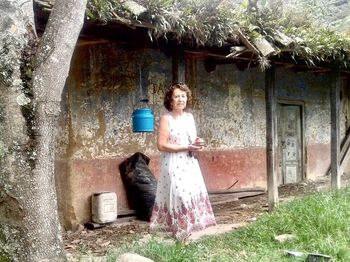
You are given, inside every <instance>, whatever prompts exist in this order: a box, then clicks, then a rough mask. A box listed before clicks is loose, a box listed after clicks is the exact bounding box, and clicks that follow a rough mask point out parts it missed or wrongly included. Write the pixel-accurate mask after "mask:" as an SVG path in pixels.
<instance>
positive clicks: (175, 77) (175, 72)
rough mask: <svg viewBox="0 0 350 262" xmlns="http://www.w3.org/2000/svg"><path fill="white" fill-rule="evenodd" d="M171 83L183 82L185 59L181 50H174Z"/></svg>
mask: <svg viewBox="0 0 350 262" xmlns="http://www.w3.org/2000/svg"><path fill="white" fill-rule="evenodd" d="M172 81H173V83H185V61H184V57H183V51H182V50H179V49H177V50H175V51H174V53H173V60H172Z"/></svg>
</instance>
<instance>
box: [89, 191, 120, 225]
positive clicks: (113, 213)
mask: <svg viewBox="0 0 350 262" xmlns="http://www.w3.org/2000/svg"><path fill="white" fill-rule="evenodd" d="M91 212H92V221H93V222H95V223H99V224H103V223H110V222H114V221H116V220H117V195H116V193H114V192H99V193H94V194H93V195H92V197H91Z"/></svg>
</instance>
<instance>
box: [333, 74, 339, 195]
mask: <svg viewBox="0 0 350 262" xmlns="http://www.w3.org/2000/svg"><path fill="white" fill-rule="evenodd" d="M331 81H332V82H331V186H332V189H339V188H340V175H341V174H340V171H339V170H340V168H339V166H340V136H339V130H340V118H339V108H340V83H341V78H340V70H339V69H338V68H337V69H334V70H333V71H332V73H331Z"/></svg>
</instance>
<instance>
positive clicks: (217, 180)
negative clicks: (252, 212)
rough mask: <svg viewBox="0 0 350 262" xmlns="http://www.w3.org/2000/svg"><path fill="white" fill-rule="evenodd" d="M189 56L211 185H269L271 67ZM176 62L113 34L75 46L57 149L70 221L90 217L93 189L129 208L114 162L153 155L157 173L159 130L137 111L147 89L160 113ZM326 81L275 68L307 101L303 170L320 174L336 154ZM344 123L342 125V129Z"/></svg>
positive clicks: (290, 96)
mask: <svg viewBox="0 0 350 262" xmlns="http://www.w3.org/2000/svg"><path fill="white" fill-rule="evenodd" d="M185 64H186V82H187V83H188V85H189V86H190V88H191V89H192V92H193V108H192V112H193V114H194V116H195V120H196V124H197V129H198V133H199V135H200V136H202V137H203V138H204V140H205V141H206V143H207V147H206V149H205V150H204V151H202V152H200V154H199V156H198V157H199V162H200V166H201V168H202V171H203V176H204V180H205V182H206V185H207V187H208V190H209V191H213V190H224V189H228V188H230V187H232V186H233V185H234V186H233V187H232V188H244V187H263V188H266V152H265V151H266V149H265V143H266V121H265V119H266V116H265V88H264V85H265V73H263V72H261V71H259V69H257V68H253V69H248V70H245V71H241V70H239V69H238V68H237V67H236V66H235V65H232V64H231V65H230V64H226V65H216V69H215V70H214V71H213V72H211V73H208V72H207V71H206V69H205V66H204V63H203V60H200V59H194V58H193V59H192V58H188V57H187V58H186V59H185ZM171 66H172V60H171V57H167V56H166V55H165V54H164V53H163V52H161V51H159V50H150V49H141V50H134V49H129V48H126V47H123V46H118V45H116V44H112V43H110V44H96V45H82V46H78V48H77V49H76V52H75V55H74V59H73V61H72V66H71V71H70V76H69V79H68V80H67V85H66V91H65V97H64V99H63V101H64V103H63V104H62V111H63V113H62V118H61V122H60V125H59V129H58V134H59V138H60V139H59V143H58V147H57V152H56V174H57V189H58V195H59V198H60V199H59V204H60V210H61V216H62V220H63V221H64V224H65V225H66V227H67V228H74V227H75V226H76V225H77V224H81V223H85V222H88V221H90V219H91V215H90V213H91V210H90V197H91V195H92V194H93V193H95V192H100V191H113V192H116V193H117V197H118V212H123V210H127V209H129V208H130V207H129V206H128V202H127V199H126V194H125V189H124V186H123V183H122V181H121V178H120V174H119V170H118V165H119V163H120V162H121V161H123V160H124V159H125V158H127V157H129V156H131V155H132V154H133V153H135V152H137V151H140V152H142V153H144V154H146V155H148V156H149V157H150V158H151V162H150V169H151V171H152V172H153V173H154V175H155V176H158V171H159V152H158V151H157V148H156V133H148V134H139V133H133V132H132V126H131V116H132V112H133V110H134V108H136V107H137V106H140V105H139V104H137V102H138V101H139V99H140V98H143V97H145V96H147V97H148V98H149V99H150V101H149V105H150V106H151V108H152V109H153V111H154V114H155V122H156V123H157V121H158V119H159V116H160V115H161V114H162V113H163V112H164V109H163V95H164V90H165V88H166V87H167V86H168V85H169V84H170V83H171V82H172V80H171V76H172V68H171ZM140 69H141V70H140ZM328 85H329V81H328V78H327V76H315V75H312V74H306V73H303V74H297V73H293V72H290V71H287V70H283V69H278V70H277V71H276V87H277V90H278V97H279V98H280V99H284V100H296V101H302V102H303V103H304V112H305V116H304V120H305V123H304V125H303V126H304V127H305V130H304V136H305V143H306V145H305V146H306V177H307V178H313V177H316V176H320V175H323V174H324V172H325V171H326V169H327V168H328V166H329V163H330V149H329V148H330V98H329V97H330V95H329V86H328ZM135 105H136V107H135ZM344 121H345V120H344ZM344 129H345V128H344V125H342V135H344Z"/></svg>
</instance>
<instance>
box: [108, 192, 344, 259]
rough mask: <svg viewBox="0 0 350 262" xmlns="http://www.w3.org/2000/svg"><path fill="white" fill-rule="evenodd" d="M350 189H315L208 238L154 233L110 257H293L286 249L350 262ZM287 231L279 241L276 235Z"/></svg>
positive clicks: (118, 249)
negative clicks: (176, 238) (170, 238)
mask: <svg viewBox="0 0 350 262" xmlns="http://www.w3.org/2000/svg"><path fill="white" fill-rule="evenodd" d="M349 200H350V188H347V189H342V190H339V191H332V192H326V193H315V194H311V195H308V196H306V197H303V198H299V199H295V200H293V201H290V202H287V203H284V204H281V205H280V206H279V207H278V208H277V209H276V210H275V211H274V212H273V213H270V214H265V215H263V216H261V217H260V218H258V220H257V221H256V222H254V223H253V224H250V225H249V226H247V227H245V228H241V229H239V230H236V231H233V232H230V233H225V234H222V235H216V236H210V237H209V236H208V237H206V238H203V239H201V240H199V241H197V242H195V243H190V244H187V245H186V244H182V243H179V242H167V240H166V239H163V240H161V239H159V238H156V237H154V239H153V240H151V241H149V242H147V243H144V242H143V243H141V242H136V243H134V244H132V245H125V246H124V247H121V248H117V249H114V250H112V251H111V252H110V254H109V260H108V261H115V258H116V257H117V256H118V255H119V254H121V253H123V252H135V253H138V254H140V255H143V256H146V257H149V258H151V259H153V260H154V261H249V262H254V261H259V262H261V261H296V259H298V258H295V257H292V256H287V255H286V250H290V251H299V252H301V253H303V257H302V258H301V259H303V260H299V261H305V257H306V255H307V254H309V253H321V254H325V255H329V256H331V257H333V258H334V259H335V261H350V250H349V248H348V246H349V242H350V234H349V233H350V226H349V223H348V221H349V219H350V201H349ZM283 234H291V235H293V236H295V237H294V238H292V239H290V240H288V241H285V242H279V241H277V240H275V237H276V236H278V235H283Z"/></svg>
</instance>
